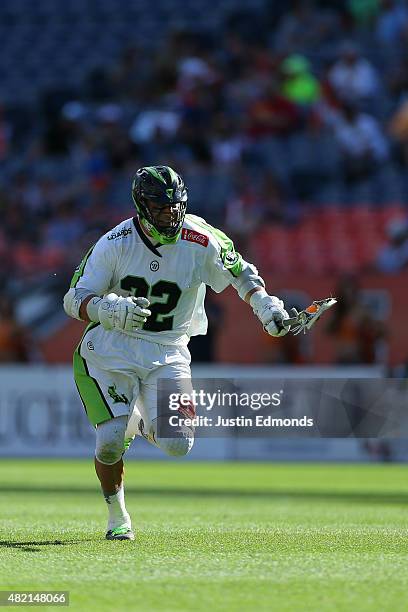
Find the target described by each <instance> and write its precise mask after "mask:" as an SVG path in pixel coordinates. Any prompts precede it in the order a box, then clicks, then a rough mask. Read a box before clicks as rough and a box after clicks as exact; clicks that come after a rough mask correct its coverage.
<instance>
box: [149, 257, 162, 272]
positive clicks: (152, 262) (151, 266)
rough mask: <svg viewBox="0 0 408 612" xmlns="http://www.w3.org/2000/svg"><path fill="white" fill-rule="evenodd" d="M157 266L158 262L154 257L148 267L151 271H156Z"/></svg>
mask: <svg viewBox="0 0 408 612" xmlns="http://www.w3.org/2000/svg"><path fill="white" fill-rule="evenodd" d="M159 267H160V266H159V262H158V261H157V260H156V259H153V261H151V262H150V269H151V271H152V272H157V270H158V269H159Z"/></svg>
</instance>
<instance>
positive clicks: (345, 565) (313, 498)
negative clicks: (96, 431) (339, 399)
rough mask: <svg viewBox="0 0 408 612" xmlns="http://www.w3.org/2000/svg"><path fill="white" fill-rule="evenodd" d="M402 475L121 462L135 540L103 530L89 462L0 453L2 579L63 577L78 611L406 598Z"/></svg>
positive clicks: (288, 606) (403, 601) (41, 585)
mask: <svg viewBox="0 0 408 612" xmlns="http://www.w3.org/2000/svg"><path fill="white" fill-rule="evenodd" d="M407 476H408V474H407V468H406V467H404V466H397V465H380V466H377V465H362V466H360V465H359V466H355V465H346V466H341V465H307V464H306V465H297V464H293V465H276V464H270V465H269V464H257V463H248V464H244V463H237V464H234V463H227V464H219V463H212V464H211V463H208V464H205V463H187V462H186V463H182V462H174V463H170V462H169V463H137V462H129V463H128V467H127V506H128V509H129V511H130V512H131V514H132V518H133V522H134V526H135V528H136V541H135V542H107V541H105V540H104V539H103V535H104V529H105V522H106V507H105V503H104V501H103V498H102V496H101V494H100V493H99V492H98V487H97V483H96V479H95V476H94V474H93V468H92V465H91V463H89V462H83V461H41V462H40V461H29V462H28V461H8V460H7V461H4V460H3V461H0V490H1V496H0V507H1V523H0V544H1V550H0V582H1V588H2V589H26V590H27V589H37V590H39V589H47V590H52V589H53V590H57V589H66V590H69V591H70V599H71V604H70V608H72V609H75V610H84V611H85V610H86V611H87V610H138V611H139V610H140V611H145V610H146V611H156V610H157V611H159V610H160V611H166V612H167V611H171V610H174V611H176V610H177V611H184V610H186V611H187V610H188V611H190V610H206V611H208V610H211V611H212V612H215V611H218V610H223V611H224V610H225V611H230V610H237V611H238V610H239V611H252V610H254V611H257V610H276V611H279V612H280V611H285V610H291V611H292V610H293V611H299V610H336V611H342V610H344V611H346V610H347V611H349V610H352V609H354V610H356V611H358V612H362V611H365V610H373V611H374V610H375V611H379V610H381V611H384V610H387V611H388V610H390V611H391V610H392V611H395V610H407V609H408V477H407ZM46 609H51V607H46ZM53 609H55V608H53Z"/></svg>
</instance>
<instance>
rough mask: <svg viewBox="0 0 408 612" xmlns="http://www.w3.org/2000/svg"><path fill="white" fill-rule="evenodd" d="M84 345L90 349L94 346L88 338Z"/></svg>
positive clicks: (92, 349) (93, 348)
mask: <svg viewBox="0 0 408 612" xmlns="http://www.w3.org/2000/svg"><path fill="white" fill-rule="evenodd" d="M86 346H87V347H88V350H90V351H94V350H95V347H94V345H93V344H92V342H91V341H90V340H88V342H87V343H86Z"/></svg>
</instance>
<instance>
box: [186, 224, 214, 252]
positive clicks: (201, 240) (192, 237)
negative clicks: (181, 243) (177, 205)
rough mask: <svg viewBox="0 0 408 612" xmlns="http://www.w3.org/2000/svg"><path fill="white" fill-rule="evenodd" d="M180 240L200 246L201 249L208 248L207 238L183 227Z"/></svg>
mask: <svg viewBox="0 0 408 612" xmlns="http://www.w3.org/2000/svg"><path fill="white" fill-rule="evenodd" d="M181 239H182V240H188V241H189V242H196V243H197V244H201V246H203V247H207V246H208V240H209V238H208V236H205V234H199V232H195V231H194V230H190V229H186V228H185V227H183V229H182V230H181Z"/></svg>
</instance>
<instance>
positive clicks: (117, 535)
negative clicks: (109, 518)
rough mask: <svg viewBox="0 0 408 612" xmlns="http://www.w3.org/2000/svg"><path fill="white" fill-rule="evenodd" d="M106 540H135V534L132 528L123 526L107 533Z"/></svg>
mask: <svg viewBox="0 0 408 612" xmlns="http://www.w3.org/2000/svg"><path fill="white" fill-rule="evenodd" d="M105 538H106V539H107V540H134V539H135V534H134V533H133V531H132V530H131V528H130V527H127V526H126V525H123V526H121V527H115V528H114V529H109V531H107V533H106V536H105Z"/></svg>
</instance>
